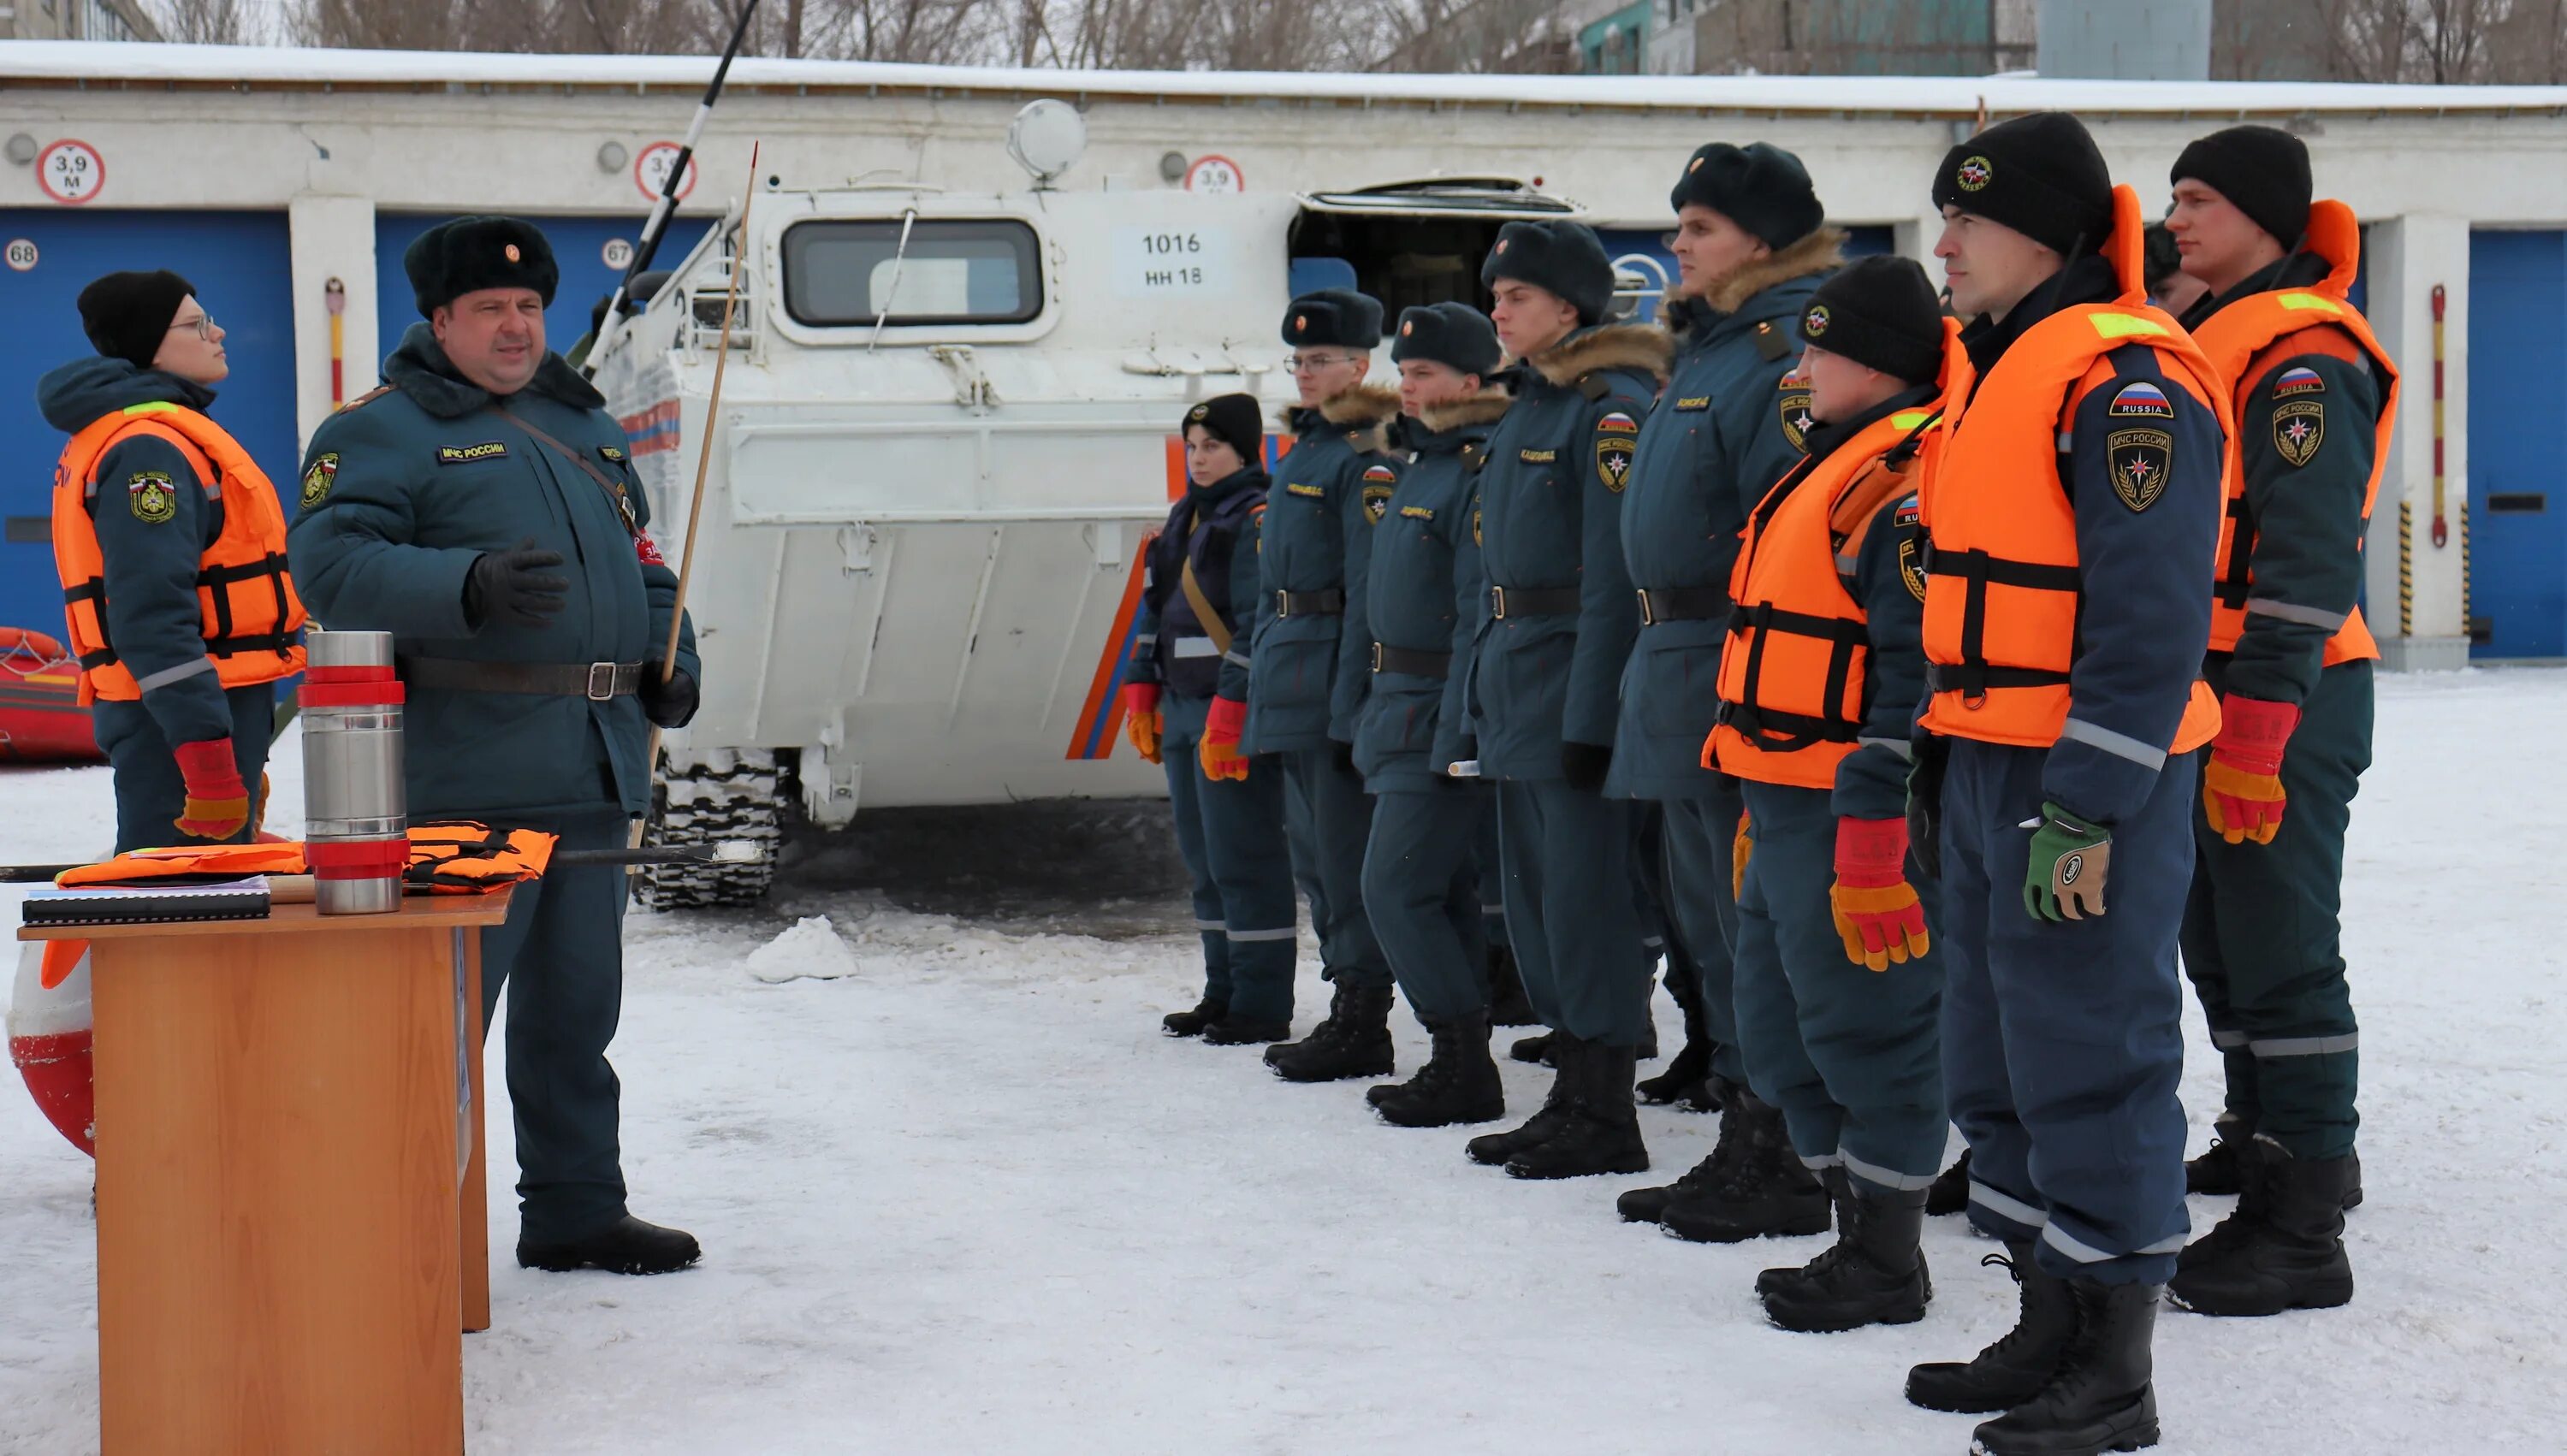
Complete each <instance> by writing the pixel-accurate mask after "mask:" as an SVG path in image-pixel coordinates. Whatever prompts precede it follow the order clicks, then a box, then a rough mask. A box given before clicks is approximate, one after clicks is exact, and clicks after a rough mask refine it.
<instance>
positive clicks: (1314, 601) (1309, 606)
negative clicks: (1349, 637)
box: [1275, 591, 1346, 617]
mask: <svg viewBox="0 0 2567 1456" xmlns="http://www.w3.org/2000/svg"><path fill="white" fill-rule="evenodd" d="M1345 610H1346V594H1345V593H1344V592H1338V591H1327V592H1277V593H1276V594H1275V615H1276V616H1278V617H1334V616H1338V615H1341V614H1343V613H1344V611H1345Z"/></svg>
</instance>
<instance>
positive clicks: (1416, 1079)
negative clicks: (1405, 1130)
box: [1364, 1012, 1507, 1127]
mask: <svg viewBox="0 0 2567 1456" xmlns="http://www.w3.org/2000/svg"><path fill="white" fill-rule="evenodd" d="M1426 1030H1427V1034H1428V1035H1430V1036H1432V1037H1434V1038H1435V1049H1434V1052H1433V1054H1432V1055H1430V1056H1428V1058H1427V1060H1426V1064H1425V1065H1424V1066H1422V1067H1419V1068H1418V1069H1417V1075H1415V1076H1413V1077H1410V1078H1409V1079H1408V1080H1407V1081H1404V1082H1401V1083H1399V1084H1397V1085H1395V1086H1379V1087H1374V1088H1372V1089H1371V1090H1370V1091H1369V1092H1366V1093H1365V1094H1364V1095H1365V1096H1367V1097H1368V1098H1370V1099H1371V1101H1372V1105H1373V1110H1374V1111H1376V1112H1378V1113H1380V1114H1381V1120H1382V1121H1384V1122H1387V1123H1390V1124H1391V1125H1393V1126H1395V1127H1449V1126H1451V1125H1453V1124H1454V1123H1457V1122H1494V1121H1496V1120H1497V1119H1499V1118H1501V1117H1504V1116H1506V1115H1507V1089H1506V1085H1505V1084H1504V1083H1502V1082H1500V1081H1499V1080H1498V1063H1497V1062H1496V1060H1495V1059H1493V1058H1492V1057H1491V1056H1490V1055H1489V1014H1488V1013H1486V1012H1474V1013H1473V1014H1471V1015H1470V1016H1467V1017H1464V1018H1462V1019H1458V1020H1453V1021H1428V1022H1427V1023H1426Z"/></svg>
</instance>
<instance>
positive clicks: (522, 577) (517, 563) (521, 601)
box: [463, 536, 570, 630]
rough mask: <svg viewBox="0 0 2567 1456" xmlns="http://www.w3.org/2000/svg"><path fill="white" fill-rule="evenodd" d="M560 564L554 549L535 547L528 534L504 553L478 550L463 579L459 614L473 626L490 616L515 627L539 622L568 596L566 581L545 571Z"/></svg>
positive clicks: (530, 625)
mask: <svg viewBox="0 0 2567 1456" xmlns="http://www.w3.org/2000/svg"><path fill="white" fill-rule="evenodd" d="M561 564H562V554H561V553H560V552H559V551H542V550H538V549H536V547H535V538H534V537H532V536H528V537H526V538H525V539H524V540H522V541H519V542H518V543H517V544H516V545H514V546H512V547H510V548H508V549H507V550H505V551H484V552H482V553H481V554H480V555H479V556H478V557H476V558H475V559H474V560H473V562H472V570H471V572H470V573H469V574H467V575H466V576H465V577H464V578H463V614H464V615H465V616H466V617H469V618H471V619H472V622H473V625H474V628H475V630H478V628H480V627H481V626H483V625H485V624H487V623H488V622H489V620H490V618H491V617H492V615H493V614H496V615H498V616H502V617H505V618H507V619H508V620H509V621H511V622H514V623H516V624H517V625H518V626H520V627H541V626H543V625H544V624H545V623H546V622H548V621H550V620H552V618H553V616H554V615H555V614H557V613H559V612H560V611H561V609H562V604H563V603H564V602H565V601H567V600H568V598H567V596H565V593H567V592H568V591H569V590H570V581H569V579H568V578H566V577H559V576H554V575H552V574H551V573H550V572H548V571H546V570H545V568H546V567H550V566H559V565H561Z"/></svg>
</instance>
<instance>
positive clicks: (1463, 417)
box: [1417, 390, 1515, 435]
mask: <svg viewBox="0 0 2567 1456" xmlns="http://www.w3.org/2000/svg"><path fill="white" fill-rule="evenodd" d="M1514 403H1515V398H1514V397H1513V396H1511V395H1509V394H1508V393H1507V392H1506V391H1504V390H1482V391H1480V392H1479V393H1478V394H1476V395H1473V396H1471V397H1470V398H1469V399H1467V400H1451V401H1447V402H1446V403H1444V404H1441V405H1429V406H1427V407H1426V408H1425V409H1423V410H1420V411H1418V412H1417V423H1418V424H1420V425H1422V426H1424V427H1426V428H1427V429H1428V430H1431V431H1433V432H1435V433H1436V434H1437V435H1444V434H1448V433H1450V432H1452V431H1456V430H1467V429H1469V428H1470V427H1472V426H1474V425H1495V424H1497V423H1498V422H1499V421H1500V420H1502V419H1504V418H1506V413H1507V406H1509V405H1512V404H1514Z"/></svg>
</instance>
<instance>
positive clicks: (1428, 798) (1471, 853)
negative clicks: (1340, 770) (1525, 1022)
mask: <svg viewBox="0 0 2567 1456" xmlns="http://www.w3.org/2000/svg"><path fill="white" fill-rule="evenodd" d="M1489 817H1490V814H1489V795H1488V794H1487V793H1486V792H1485V791H1484V790H1482V789H1481V788H1480V787H1479V786H1477V785H1473V784H1462V783H1456V784H1452V785H1450V786H1448V787H1438V788H1432V789H1428V790H1426V791H1424V792H1416V791H1411V790H1405V789H1398V790H1392V791H1390V792H1387V793H1382V794H1377V795H1375V796H1374V802H1373V808H1372V839H1371V841H1370V842H1369V843H1368V844H1367V845H1366V846H1365V849H1364V861H1363V901H1364V905H1365V907H1366V909H1367V910H1368V911H1369V913H1370V914H1371V917H1372V929H1373V933H1374V934H1375V935H1376V936H1378V937H1380V939H1381V948H1382V950H1383V951H1384V952H1385V953H1387V954H1388V956H1389V959H1390V969H1391V972H1392V974H1393V975H1395V976H1396V977H1398V979H1399V989H1400V990H1401V991H1402V992H1404V993H1406V995H1407V997H1408V1006H1409V1009H1410V1010H1411V1011H1414V1012H1415V1013H1416V1014H1417V1017H1418V1019H1419V1020H1422V1021H1425V1022H1427V1023H1429V1024H1435V1023H1439V1022H1451V1021H1454V1020H1457V1019H1461V1018H1463V1017H1467V1016H1472V1015H1475V1014H1477V1013H1480V1012H1484V1011H1487V1010H1488V1008H1489V978H1488V958H1489V950H1488V941H1487V938H1486V935H1485V932H1484V931H1483V929H1482V925H1483V920H1482V915H1481V910H1480V864H1479V838H1480V832H1479V831H1480V825H1481V823H1482V822H1483V821H1485V820H1486V819H1488V818H1489Z"/></svg>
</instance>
